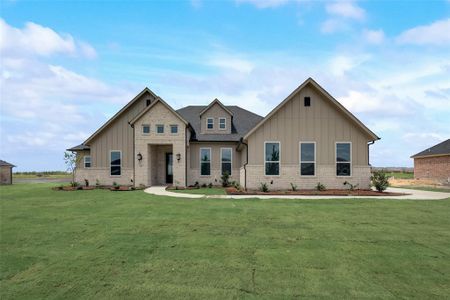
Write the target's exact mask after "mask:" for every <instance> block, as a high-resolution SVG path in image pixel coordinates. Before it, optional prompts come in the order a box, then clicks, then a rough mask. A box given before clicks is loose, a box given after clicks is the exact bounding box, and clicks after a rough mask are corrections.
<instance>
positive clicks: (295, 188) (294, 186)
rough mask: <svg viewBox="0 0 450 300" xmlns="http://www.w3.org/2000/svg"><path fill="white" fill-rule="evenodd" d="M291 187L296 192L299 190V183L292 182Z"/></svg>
mask: <svg viewBox="0 0 450 300" xmlns="http://www.w3.org/2000/svg"><path fill="white" fill-rule="evenodd" d="M291 189H292V191H294V192H295V191H296V190H297V185H296V184H295V183H292V182H291Z"/></svg>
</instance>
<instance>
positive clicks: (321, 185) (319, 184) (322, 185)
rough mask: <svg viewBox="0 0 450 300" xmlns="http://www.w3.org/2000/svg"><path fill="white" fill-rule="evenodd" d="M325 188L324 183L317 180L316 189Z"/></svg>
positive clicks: (322, 189) (321, 189)
mask: <svg viewBox="0 0 450 300" xmlns="http://www.w3.org/2000/svg"><path fill="white" fill-rule="evenodd" d="M326 189H327V188H326V187H325V185H324V184H322V183H320V182H318V183H317V184H316V190H318V191H325V190H326Z"/></svg>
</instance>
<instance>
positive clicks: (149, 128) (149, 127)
mask: <svg viewBox="0 0 450 300" xmlns="http://www.w3.org/2000/svg"><path fill="white" fill-rule="evenodd" d="M145 126H148V133H146V132H144V127H145ZM151 131H152V128H151V126H150V124H142V134H143V135H149V134H150V132H151Z"/></svg>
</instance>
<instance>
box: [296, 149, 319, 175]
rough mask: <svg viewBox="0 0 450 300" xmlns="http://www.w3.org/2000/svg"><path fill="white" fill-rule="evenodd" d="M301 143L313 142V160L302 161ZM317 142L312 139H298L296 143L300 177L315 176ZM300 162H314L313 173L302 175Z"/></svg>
mask: <svg viewBox="0 0 450 300" xmlns="http://www.w3.org/2000/svg"><path fill="white" fill-rule="evenodd" d="M302 144H314V161H307V160H305V161H302ZM316 155H317V143H316V142H313V141H300V142H299V143H298V161H299V164H298V165H299V168H300V169H299V172H300V177H310V178H313V177H316V176H317V156H316ZM302 163H314V175H302Z"/></svg>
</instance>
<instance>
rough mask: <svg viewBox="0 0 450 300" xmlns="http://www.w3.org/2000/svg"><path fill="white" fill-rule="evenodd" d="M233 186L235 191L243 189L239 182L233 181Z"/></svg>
mask: <svg viewBox="0 0 450 300" xmlns="http://www.w3.org/2000/svg"><path fill="white" fill-rule="evenodd" d="M233 186H234V188H235V189H237V190H240V189H241V185H240V184H239V182H236V181H233Z"/></svg>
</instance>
